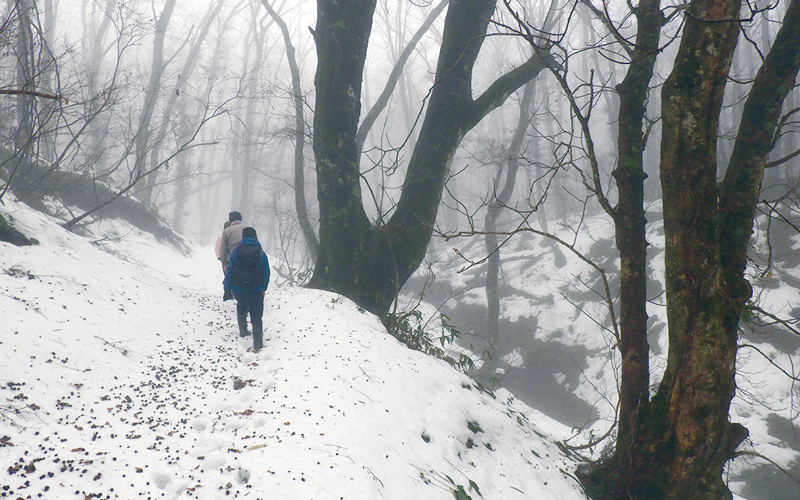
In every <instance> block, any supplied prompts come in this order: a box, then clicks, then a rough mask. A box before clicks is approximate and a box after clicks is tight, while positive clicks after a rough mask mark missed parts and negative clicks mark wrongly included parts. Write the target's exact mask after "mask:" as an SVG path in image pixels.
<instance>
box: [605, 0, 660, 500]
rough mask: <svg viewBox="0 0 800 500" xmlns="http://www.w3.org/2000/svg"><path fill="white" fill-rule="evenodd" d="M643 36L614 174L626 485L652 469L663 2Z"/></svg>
mask: <svg viewBox="0 0 800 500" xmlns="http://www.w3.org/2000/svg"><path fill="white" fill-rule="evenodd" d="M635 15H636V19H637V34H636V41H635V44H634V47H633V49H632V50H631V51H630V57H631V62H630V66H629V67H628V71H627V73H626V75H625V78H624V79H623V80H622V82H621V83H620V84H619V85H618V86H617V92H618V94H619V119H618V123H619V126H618V137H617V144H618V155H619V156H618V160H617V166H616V168H615V170H614V171H613V173H612V175H613V176H614V179H615V181H616V184H617V191H618V200H619V201H618V202H617V205H616V207H615V208H614V213H613V216H614V223H615V232H616V234H615V236H616V242H617V248H618V249H619V255H620V301H619V331H620V342H619V351H620V356H621V380H620V389H619V391H620V392H619V419H618V431H617V448H616V455H615V459H616V460H617V462H618V463H617V464H615V465H616V466H618V467H619V476H620V487H621V488H622V489H624V490H627V489H629V486H630V485H632V484H635V483H636V481H637V477H639V476H640V475H641V472H642V470H644V469H646V468H647V467H648V463H647V461H646V459H645V457H643V456H642V454H641V449H640V448H639V447H638V446H637V443H638V436H640V435H642V434H643V433H646V429H643V428H642V426H646V425H647V422H646V419H645V413H646V408H647V403H648V401H649V399H650V368H649V356H650V346H649V345H648V342H647V308H646V304H647V255H646V250H647V239H646V237H645V232H646V224H647V220H646V219H645V210H644V181H645V178H646V177H647V175H646V174H645V173H644V157H643V155H644V149H645V142H646V140H647V139H646V137H645V135H644V130H643V129H644V121H645V113H646V106H647V101H648V94H649V92H650V80H651V78H652V76H653V67H654V65H655V61H656V55H657V53H658V39H659V33H660V31H661V27H662V25H663V24H664V16H663V14H662V13H661V9H660V5H659V0H642V1H640V2H639V5H638V7H637V9H636V11H635Z"/></svg>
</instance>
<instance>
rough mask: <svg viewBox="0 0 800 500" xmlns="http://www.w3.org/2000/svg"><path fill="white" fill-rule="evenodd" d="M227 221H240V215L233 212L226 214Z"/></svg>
mask: <svg viewBox="0 0 800 500" xmlns="http://www.w3.org/2000/svg"><path fill="white" fill-rule="evenodd" d="M228 220H229V221H231V222H233V221H235V220H242V214H240V213H239V212H237V211H235V210H234V211H233V212H231V213H229V214H228Z"/></svg>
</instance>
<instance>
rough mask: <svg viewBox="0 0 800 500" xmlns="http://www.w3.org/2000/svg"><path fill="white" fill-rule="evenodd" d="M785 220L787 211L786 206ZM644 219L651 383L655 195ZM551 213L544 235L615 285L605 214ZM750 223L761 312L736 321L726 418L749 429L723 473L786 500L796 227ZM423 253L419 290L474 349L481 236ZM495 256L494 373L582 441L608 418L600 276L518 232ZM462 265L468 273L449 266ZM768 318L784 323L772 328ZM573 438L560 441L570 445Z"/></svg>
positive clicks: (655, 341)
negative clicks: (427, 282) (427, 271)
mask: <svg viewBox="0 0 800 500" xmlns="http://www.w3.org/2000/svg"><path fill="white" fill-rule="evenodd" d="M785 217H787V220H792V219H791V218H792V217H794V215H793V214H786V215H785ZM648 220H649V221H651V224H650V225H649V226H648V235H647V240H648V243H649V246H648V262H649V268H650V270H649V271H650V276H649V278H650V281H649V283H648V299H649V303H648V315H649V331H648V341H649V344H650V350H651V353H650V354H651V359H650V363H651V381H652V386H651V390H652V391H653V392H655V389H656V387H657V384H658V383H659V381H660V379H661V376H662V373H663V370H664V367H665V365H666V356H667V348H668V342H667V319H666V307H665V304H666V302H665V301H666V297H665V295H664V285H663V283H662V281H661V279H662V278H661V277H662V276H663V269H664V264H663V248H664V244H663V239H664V235H663V230H662V227H661V224H660V220H661V214H660V206H659V204H654V205H653V206H651V207H649V211H648ZM561 222H562V223H560V224H555V223H551V225H550V227H551V228H552V232H553V233H554V234H555V235H556V236H558V237H560V238H561V239H562V240H563V241H566V242H570V243H571V244H573V246H574V249H575V250H576V251H577V252H580V253H581V254H582V255H583V256H584V257H587V258H588V259H590V260H592V262H594V263H596V264H597V266H598V267H600V268H602V269H605V273H606V276H607V279H608V281H609V283H610V289H611V290H612V293H614V292H613V291H614V290H617V289H618V284H617V283H618V274H617V270H618V268H619V259H618V254H617V252H616V250H615V246H614V227H613V225H612V224H611V223H610V222H609V221H608V218H607V217H606V216H604V215H596V216H592V217H588V216H587V217H585V218H584V219H581V220H573V221H561ZM756 224H757V231H756V234H757V238H755V239H754V244H753V246H752V248H751V256H752V259H753V261H752V264H751V266H750V268H749V269H748V274H749V279H750V280H751V282H752V283H754V286H753V303H754V305H757V306H758V307H760V308H762V309H763V310H765V311H767V312H768V314H769V315H771V316H768V315H766V314H764V313H761V312H756V310H755V309H753V313H752V315H751V316H750V318H748V319H749V321H748V322H745V323H743V325H742V331H741V337H740V346H741V347H740V349H739V356H738V359H737V367H738V371H739V375H738V376H737V380H736V383H737V393H736V396H735V398H734V400H733V402H732V404H731V420H732V421H734V422H739V423H742V424H743V425H745V426H746V427H747V428H748V430H749V431H750V437H749V439H748V440H747V441H745V443H743V445H742V446H741V447H740V449H739V451H742V452H743V454H742V455H741V456H740V457H739V458H737V459H736V460H733V461H731V462H729V465H728V467H727V468H726V471H725V479H726V481H727V482H728V484H729V486H730V488H731V490H732V491H733V492H734V493H735V494H738V495H740V496H741V497H743V498H747V499H748V500H794V499H797V498H800V484H799V483H798V481H797V480H795V479H793V478H792V477H789V476H788V475H787V474H784V473H783V472H781V471H780V470H779V469H778V467H776V466H775V465H777V466H779V467H781V468H783V469H784V470H786V471H787V472H789V473H791V474H792V476H794V477H795V478H800V426H798V424H797V420H796V419H797V416H798V415H800V404H799V403H798V402H799V401H800V399H798V395H799V394H800V393H799V392H798V385H797V382H798V381H800V371H799V369H798V367H800V336H798V332H799V330H798V328H797V327H796V326H792V325H796V324H797V321H798V319H797V318H798V312H799V311H800V308H798V306H797V297H798V295H800V258H798V253H797V248H798V247H799V246H800V235H799V234H797V230H796V226H795V227H791V226H790V225H788V224H783V223H781V222H780V221H778V220H773V221H772V222H771V223H768V221H767V220H766V218H765V217H763V216H762V217H760V218H759V219H758V220H757V223H756ZM795 224H796V223H795ZM768 230H769V231H770V240H771V241H770V242H769V243H768V242H767V240H766V231H768ZM452 247H456V248H457V249H458V252H457V253H456V252H453V251H452V250H451V248H452ZM429 256H430V258H431V260H432V261H431V262H430V265H431V268H432V269H433V272H434V274H435V276H436V278H437V280H438V281H437V282H436V285H435V286H430V287H429V289H430V290H435V291H437V292H438V293H439V294H440V298H442V300H444V299H447V298H448V297H452V298H450V299H449V300H447V301H446V302H445V304H444V307H443V309H444V311H445V312H446V313H447V314H448V315H449V316H450V317H451V318H459V319H460V322H458V323H456V326H457V327H459V328H460V329H461V331H462V339H463V341H464V342H465V343H467V344H469V345H471V346H473V347H474V348H475V349H476V350H477V352H480V351H481V350H482V349H483V347H482V345H483V344H482V342H483V339H484V337H485V331H486V319H485V318H486V305H485V304H486V293H485V289H484V285H485V278H484V276H485V269H486V267H485V264H481V265H477V266H472V267H470V266H469V265H468V263H469V261H470V260H471V261H474V262H480V261H481V259H482V258H483V257H485V248H484V246H483V244H482V240H481V239H479V238H474V239H472V240H465V241H449V242H448V243H447V245H446V248H445V247H444V246H442V248H439V249H438V251H432V252H429ZM434 259H438V260H434ZM501 259H502V262H503V264H502V271H501V288H500V296H501V311H502V316H503V320H502V321H501V332H502V335H501V337H500V339H499V346H500V355H501V356H502V357H503V363H502V364H501V367H500V370H499V371H498V373H497V374H496V378H497V379H499V380H500V383H501V385H502V386H503V387H506V388H507V389H509V390H510V391H511V392H513V393H514V394H515V396H516V397H518V398H519V399H521V400H522V401H523V402H525V403H526V404H528V405H529V406H532V407H534V408H536V409H537V410H539V411H542V412H543V413H545V414H547V415H548V416H550V417H551V418H554V419H556V420H558V421H560V422H562V423H565V424H566V425H570V426H573V427H575V428H576V429H577V428H580V429H582V434H583V436H582V438H581V439H582V440H583V442H588V441H591V440H592V439H594V438H596V437H598V436H602V435H605V434H606V433H607V431H608V429H609V428H611V426H612V425H613V422H614V420H615V413H616V402H617V397H616V394H617V385H618V379H619V353H618V351H617V350H616V348H615V343H616V340H615V337H614V335H613V334H612V323H611V320H610V315H609V308H608V305H607V303H606V302H605V300H604V298H605V297H604V292H603V284H602V282H601V281H600V275H599V273H598V272H597V270H596V269H594V268H592V267H590V266H589V265H588V264H586V262H584V261H583V260H582V259H581V258H579V257H578V256H577V255H576V254H575V253H573V252H572V251H570V250H569V249H567V248H566V247H564V246H559V245H556V244H555V243H553V242H552V241H551V240H548V239H545V238H542V237H538V236H533V235H530V234H525V233H522V234H520V235H517V236H515V237H513V238H511V239H510V240H509V241H508V243H507V244H506V245H505V246H504V247H503V249H502V250H501ZM768 262H769V264H770V266H769V267H767V265H766V264H767V263H768ZM464 268H467V270H464V271H462V272H459V271H461V270H462V269H464ZM430 295H431V297H433V294H430ZM612 299H613V300H614V301H616V300H617V297H612ZM776 318H783V319H785V320H787V321H788V322H787V323H786V324H785V325H782V324H779V323H777V322H776V321H775V319H776ZM581 439H578V438H576V439H575V440H573V441H570V442H571V443H573V444H578V443H579V441H580V440H581ZM610 441H611V440H606V441H605V442H604V443H602V444H600V445H599V446H597V447H595V448H594V450H593V451H594V452H595V454H594V455H593V458H596V457H597V456H599V455H598V453H602V452H603V448H604V447H606V446H610V445H613V442H610ZM589 451H590V450H586V453H589ZM757 455H763V457H762V456H757ZM764 457H766V459H768V460H770V461H772V463H770V462H769V461H768V460H765V459H764Z"/></svg>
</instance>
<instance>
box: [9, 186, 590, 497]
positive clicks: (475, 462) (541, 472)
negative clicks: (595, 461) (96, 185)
mask: <svg viewBox="0 0 800 500" xmlns="http://www.w3.org/2000/svg"><path fill="white" fill-rule="evenodd" d="M4 210H6V211H7V215H8V216H10V217H11V218H13V220H14V223H15V225H16V226H17V227H18V228H20V229H23V230H24V231H25V232H26V234H28V235H31V236H33V237H35V238H36V239H37V240H38V241H39V244H38V245H35V246H31V247H15V246H12V245H10V244H6V243H0V270H2V272H1V273H0V310H1V311H2V322H0V397H2V400H0V401H1V402H0V497H4V498H14V499H16V498H58V499H64V498H79V499H82V500H83V499H90V498H109V499H112V498H121V499H133V498H153V499H155V498H170V499H174V498H220V497H222V496H226V497H230V498H239V497H246V498H253V499H287V500H288V499H291V500H302V499H322V500H324V499H354V500H358V499H364V500H372V499H378V498H385V499H403V500H405V499H408V498H414V497H418V498H425V499H434V500H435V499H446V498H454V497H455V498H459V499H467V498H473V499H478V498H493V499H494V498H496V499H499V498H503V499H514V498H519V499H523V498H537V499H559V500H570V499H575V500H578V499H583V498H585V496H584V495H583V494H582V492H581V489H580V487H579V486H578V484H577V483H576V481H575V480H574V478H573V477H572V474H573V472H574V469H575V466H576V465H577V461H576V460H575V458H574V457H573V456H572V455H571V454H569V453H565V452H564V451H562V447H561V446H560V445H559V443H558V441H559V440H562V439H565V438H567V437H568V436H570V435H571V434H572V433H571V431H570V429H568V428H566V427H565V426H563V425H561V424H559V423H558V422H556V421H554V420H551V419H550V418H548V417H545V416H544V415H543V414H541V413H539V412H537V411H536V410H533V409H530V408H528V407H527V406H525V405H524V404H521V403H519V402H518V401H516V400H515V399H514V398H513V396H512V395H511V394H510V393H508V392H507V391H505V390H500V391H497V392H496V393H494V394H492V393H489V392H486V391H483V390H481V389H480V388H479V387H478V386H477V385H476V384H474V383H473V382H472V381H471V380H470V379H469V378H468V377H466V376H465V375H463V374H461V373H459V372H457V371H455V370H454V369H452V368H451V367H450V366H449V365H447V364H446V363H444V362H442V361H439V360H436V359H433V358H431V357H428V356H425V355H423V354H420V353H418V352H415V351H411V350H409V349H407V348H406V347H405V346H403V345H402V344H400V343H399V342H397V341H396V340H395V339H394V338H392V337H391V336H389V335H388V334H386V333H385V331H384V330H383V328H382V326H381V325H380V322H379V321H378V320H377V319H376V318H375V317H373V316H371V315H369V314H366V313H364V312H362V311H361V310H359V309H358V308H357V307H356V306H355V305H353V304H352V303H350V302H349V301H347V300H345V299H343V298H340V297H338V296H335V295H332V294H327V293H323V292H318V291H312V290H304V289H293V288H281V287H278V286H271V288H270V291H269V292H268V293H267V299H266V308H265V315H264V319H265V330H266V331H265V348H264V349H262V350H261V351H259V352H254V351H253V350H252V349H250V346H251V343H252V339H251V338H250V337H248V338H239V337H238V334H237V333H236V327H235V321H234V319H233V315H234V305H233V303H232V302H226V303H222V302H221V299H220V295H221V294H220V284H219V282H220V279H221V272H220V269H219V265H218V263H217V262H216V261H215V260H214V259H213V254H212V252H211V250H209V249H203V248H194V249H193V251H192V253H191V255H188V256H184V255H181V254H180V253H178V252H177V251H175V250H173V249H171V248H167V247H165V246H163V245H160V244H157V243H155V242H153V241H152V240H151V239H150V238H149V237H147V236H146V235H143V234H141V233H139V232H138V231H136V230H132V229H131V228H129V227H127V226H125V225H124V224H121V223H117V222H103V223H97V224H94V225H93V226H91V228H90V229H89V230H88V231H87V232H86V234H84V235H83V236H78V235H75V234H72V233H68V232H66V231H64V230H63V229H61V228H60V227H59V226H58V225H57V224H56V221H54V220H53V219H51V218H49V217H47V216H44V215H42V214H39V213H38V212H34V211H31V210H30V209H28V208H26V207H25V206H24V205H22V204H18V203H16V202H13V201H7V202H6V206H5V207H4Z"/></svg>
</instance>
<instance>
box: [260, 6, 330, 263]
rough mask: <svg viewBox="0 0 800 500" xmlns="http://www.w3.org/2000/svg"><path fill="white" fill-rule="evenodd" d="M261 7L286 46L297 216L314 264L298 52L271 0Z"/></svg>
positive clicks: (315, 242) (316, 244)
mask: <svg viewBox="0 0 800 500" xmlns="http://www.w3.org/2000/svg"><path fill="white" fill-rule="evenodd" d="M261 3H262V4H263V5H264V8H266V9H267V13H268V14H269V15H270V16H271V17H272V19H273V20H274V21H275V23H276V24H277V25H278V27H279V28H280V30H281V35H282V36H283V43H284V45H285V47H286V61H287V62H288V63H289V71H290V73H291V75H292V102H293V103H294V206H295V211H296V212H297V220H298V223H299V224H300V232H301V233H302V234H303V239H304V240H305V242H306V248H308V251H309V253H310V254H311V260H314V259H316V258H317V253H318V252H319V240H318V239H317V235H316V233H314V227H313V226H312V224H311V219H310V218H309V216H308V206H307V204H306V181H305V179H306V175H305V154H304V152H303V151H304V149H305V145H306V121H305V113H304V111H303V109H304V108H305V102H304V101H303V89H302V87H301V85H300V67H299V66H298V65H297V58H296V57H295V52H296V51H295V48H294V44H292V37H291V36H290V35H289V28H288V27H287V26H286V23H285V22H284V21H283V19H282V18H281V16H280V15H278V13H277V12H276V11H275V9H274V8H272V5H270V2H269V1H268V0H261Z"/></svg>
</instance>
